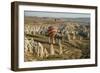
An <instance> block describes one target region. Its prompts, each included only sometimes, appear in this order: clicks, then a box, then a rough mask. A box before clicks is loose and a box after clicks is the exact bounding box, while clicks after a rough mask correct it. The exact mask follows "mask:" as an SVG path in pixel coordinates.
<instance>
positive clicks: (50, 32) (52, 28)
mask: <svg viewBox="0 0 100 73" xmlns="http://www.w3.org/2000/svg"><path fill="white" fill-rule="evenodd" d="M57 29H58V28H57V27H55V26H50V27H48V35H49V37H50V39H51V40H52V43H53V44H54V43H55V41H54V37H55V35H56V33H57Z"/></svg>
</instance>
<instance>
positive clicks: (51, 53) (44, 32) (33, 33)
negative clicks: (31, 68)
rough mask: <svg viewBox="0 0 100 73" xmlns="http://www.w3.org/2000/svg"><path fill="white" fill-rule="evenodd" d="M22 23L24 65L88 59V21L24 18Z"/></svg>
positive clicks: (82, 19)
mask: <svg viewBox="0 0 100 73" xmlns="http://www.w3.org/2000/svg"><path fill="white" fill-rule="evenodd" d="M24 23H25V24H24V26H25V28H24V30H25V31H24V35H25V37H24V38H25V39H24V49H25V50H24V61H25V62H27V61H44V60H64V59H66V60H67V59H68V60H69V59H88V58H90V23H89V18H50V17H29V16H26V17H25V19H24ZM49 27H52V30H51V28H50V30H49Z"/></svg>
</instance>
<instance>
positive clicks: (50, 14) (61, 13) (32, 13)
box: [24, 11, 90, 18]
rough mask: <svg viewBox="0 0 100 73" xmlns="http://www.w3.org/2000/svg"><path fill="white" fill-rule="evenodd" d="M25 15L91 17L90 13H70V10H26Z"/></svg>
mask: <svg viewBox="0 0 100 73" xmlns="http://www.w3.org/2000/svg"><path fill="white" fill-rule="evenodd" d="M24 15H25V16H37V17H54V18H89V17H90V14H89V13H68V12H43V11H24Z"/></svg>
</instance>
